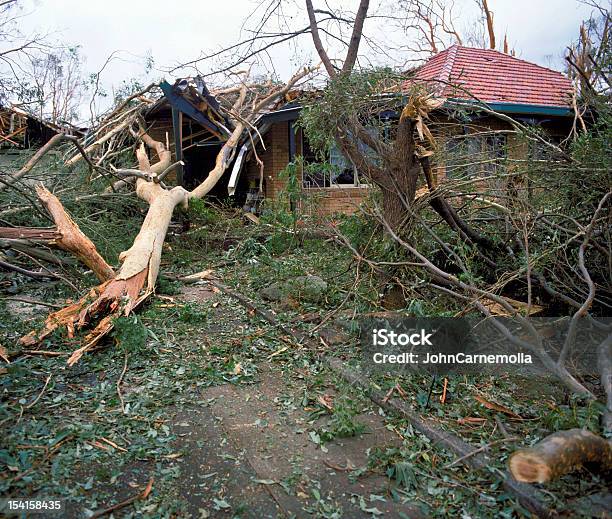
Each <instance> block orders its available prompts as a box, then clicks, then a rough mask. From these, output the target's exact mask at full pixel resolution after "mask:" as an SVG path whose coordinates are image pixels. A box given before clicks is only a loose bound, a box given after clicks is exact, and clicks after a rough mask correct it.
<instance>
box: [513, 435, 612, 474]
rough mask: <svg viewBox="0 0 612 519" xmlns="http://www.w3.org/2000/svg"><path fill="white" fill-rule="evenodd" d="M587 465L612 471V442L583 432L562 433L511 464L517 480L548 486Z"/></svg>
mask: <svg viewBox="0 0 612 519" xmlns="http://www.w3.org/2000/svg"><path fill="white" fill-rule="evenodd" d="M585 464H597V465H599V468H600V469H601V470H603V471H606V470H610V469H612V441H610V440H605V439H604V438H602V437H601V436H597V435H596V434H593V433H592V432H589V431H586V430H583V429H570V430H567V431H558V432H556V433H554V434H551V435H550V436H547V437H546V438H544V439H543V440H542V441H541V442H540V443H538V444H536V445H534V446H533V447H530V448H529V449H521V450H519V451H516V452H515V453H514V454H512V456H510V459H509V461H508V465H509V468H510V472H511V473H512V475H513V476H514V478H515V479H516V480H517V481H522V482H526V483H546V482H548V481H551V480H553V479H556V478H558V477H560V476H563V475H564V474H568V473H570V472H573V471H575V470H578V469H579V468H581V467H582V466H583V465H585Z"/></svg>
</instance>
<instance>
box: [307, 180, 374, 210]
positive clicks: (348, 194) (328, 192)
mask: <svg viewBox="0 0 612 519" xmlns="http://www.w3.org/2000/svg"><path fill="white" fill-rule="evenodd" d="M370 189H371V188H369V187H347V188H341V187H338V188H327V189H325V188H323V189H305V190H304V193H305V194H306V199H305V200H304V201H302V202H301V210H302V211H303V212H304V213H305V214H308V215H310V216H329V215H333V214H338V213H342V214H353V213H354V212H355V211H357V210H358V209H359V205H360V204H361V203H362V202H363V201H364V200H365V199H366V198H367V196H368V194H369V191H370Z"/></svg>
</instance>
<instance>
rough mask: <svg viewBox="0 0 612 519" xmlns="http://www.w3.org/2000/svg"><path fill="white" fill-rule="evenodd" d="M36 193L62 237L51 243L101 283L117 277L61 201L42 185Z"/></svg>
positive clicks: (37, 188) (37, 187)
mask: <svg viewBox="0 0 612 519" xmlns="http://www.w3.org/2000/svg"><path fill="white" fill-rule="evenodd" d="M36 193H37V194H38V198H39V200H40V201H41V202H42V204H43V205H44V206H45V208H46V209H47V211H48V212H49V214H50V215H51V217H52V218H53V221H54V222H55V226H56V230H57V232H58V233H59V235H60V236H59V238H55V239H54V240H52V241H51V245H54V246H56V247H58V248H59V249H62V250H65V251H67V252H70V253H72V254H74V255H75V256H76V257H77V258H78V259H79V260H80V261H81V262H82V263H84V264H85V265H87V266H88V267H89V268H90V269H91V270H92V271H93V272H94V274H95V275H96V276H97V277H98V279H99V280H100V281H106V280H108V279H111V278H112V277H113V276H114V275H115V272H114V271H113V269H112V267H111V266H110V265H109V264H108V263H106V261H105V260H104V258H103V257H102V256H100V254H99V253H98V250H97V249H96V246H95V245H94V244H93V243H92V241H91V240H90V239H89V238H88V237H87V236H85V234H83V232H82V231H81V229H79V226H78V225H77V224H76V223H75V222H74V221H73V220H72V218H70V215H69V214H68V213H67V212H66V210H65V209H64V206H63V205H62V203H61V202H60V201H59V199H58V198H57V197H56V196H55V195H53V194H52V193H51V192H50V191H49V190H48V189H46V188H45V187H44V186H42V185H40V186H36Z"/></svg>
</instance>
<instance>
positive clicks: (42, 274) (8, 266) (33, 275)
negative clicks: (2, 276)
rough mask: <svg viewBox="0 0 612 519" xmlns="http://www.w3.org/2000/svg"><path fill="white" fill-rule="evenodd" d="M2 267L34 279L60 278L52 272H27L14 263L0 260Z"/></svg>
mask: <svg viewBox="0 0 612 519" xmlns="http://www.w3.org/2000/svg"><path fill="white" fill-rule="evenodd" d="M0 267H3V268H5V269H8V270H12V271H14V272H19V274H23V275H24V276H28V277H30V278H34V279H41V278H53V279H58V278H59V276H57V275H55V274H53V273H52V272H35V271H33V270H27V269H24V268H21V267H18V266H17V265H13V264H12V263H7V262H6V261H2V260H0Z"/></svg>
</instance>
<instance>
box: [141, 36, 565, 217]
mask: <svg viewBox="0 0 612 519" xmlns="http://www.w3.org/2000/svg"><path fill="white" fill-rule="evenodd" d="M415 83H416V84H419V85H422V86H423V87H424V88H426V89H427V90H428V91H430V92H433V93H434V94H435V95H436V96H438V97H442V98H444V99H446V103H445V104H444V106H442V108H441V109H439V110H437V111H436V112H434V113H432V114H431V119H432V120H433V121H434V122H438V123H444V122H448V121H450V120H451V119H452V118H453V117H454V116H453V115H452V114H453V112H454V111H455V110H456V105H461V108H462V110H464V112H466V113H467V114H468V115H467V116H466V115H465V113H464V115H463V119H462V121H466V122H465V124H464V123H459V122H458V120H453V124H449V125H448V128H449V130H443V131H442V132H438V133H437V134H436V139H437V141H438V150H437V151H438V152H437V154H436V155H437V164H436V168H435V173H436V176H437V181H438V182H440V181H443V179H444V178H447V177H448V178H453V177H456V176H459V175H461V174H463V173H464V170H463V168H464V166H462V165H461V164H459V163H457V162H456V161H455V159H454V157H455V156H456V155H458V154H462V155H469V156H471V157H473V158H478V159H479V160H478V161H477V162H479V163H480V164H481V165H480V166H479V167H480V168H481V169H483V171H482V173H483V174H487V173H491V172H494V170H495V168H498V167H500V164H501V163H503V162H504V160H506V159H519V160H520V159H524V158H526V157H527V156H528V155H530V154H532V155H533V154H534V153H535V154H537V153H538V150H532V149H527V148H526V146H525V143H524V142H523V141H521V140H520V138H519V137H518V136H517V135H516V134H515V132H513V131H512V130H513V128H512V125H511V123H510V122H509V121H508V120H507V119H506V118H500V117H499V116H496V115H494V114H490V113H488V112H489V111H494V112H496V113H498V114H502V115H503V116H508V117H510V118H512V119H513V120H515V121H518V122H520V123H522V124H523V125H528V126H536V127H538V128H540V129H541V131H542V132H544V133H545V134H546V135H547V136H548V137H549V138H550V139H551V140H552V141H553V142H555V141H556V142H560V141H561V140H562V139H563V138H565V137H567V135H568V133H569V132H570V131H571V127H572V122H573V112H572V110H571V94H572V85H571V82H570V81H569V79H567V78H566V77H565V76H564V75H563V74H561V73H560V72H556V71H553V70H550V69H547V68H545V67H542V66H539V65H536V64H534V63H530V62H527V61H524V60H521V59H518V58H516V57H513V56H510V55H508V54H504V53H502V52H499V51H495V50H489V49H476V48H469V47H463V46H459V45H454V46H452V47H450V48H448V49H446V50H444V51H442V52H440V53H438V54H436V55H435V56H434V57H432V58H431V59H430V60H429V61H427V62H426V63H425V64H424V65H423V66H421V67H420V68H419V69H417V70H416V71H415V72H414V73H413V74H412V75H411V76H410V77H409V78H408V79H406V81H405V83H404V85H403V90H404V91H408V89H409V88H412V87H413V85H414V84H415ZM161 88H162V90H163V92H164V97H162V98H161V99H160V100H158V101H157V102H156V103H154V104H153V105H152V106H151V107H150V108H149V110H148V111H147V113H146V116H145V119H146V121H147V125H148V127H149V131H150V133H151V135H152V136H153V137H154V138H156V139H160V140H163V141H165V140H166V139H167V138H168V140H169V144H170V148H171V151H172V153H173V157H175V158H176V160H182V161H183V162H184V166H183V167H182V168H178V169H177V171H176V182H177V183H178V184H182V185H184V186H185V187H187V188H189V187H192V186H194V185H196V184H198V183H199V182H201V181H202V180H203V178H205V177H206V175H207V174H208V172H209V171H210V170H211V169H212V166H213V164H214V160H215V158H216V156H217V153H218V151H219V149H220V147H221V146H222V144H223V142H225V141H226V140H227V138H228V137H229V135H230V133H231V131H232V127H231V126H230V123H229V122H228V121H227V120H225V119H224V117H223V116H222V115H221V113H220V110H219V105H218V102H217V100H216V99H215V97H214V96H213V95H211V93H210V92H209V91H208V89H207V87H206V85H205V84H204V82H203V81H202V80H201V79H199V78H195V79H182V80H178V81H177V82H176V83H175V84H174V85H170V84H168V83H165V82H163V83H162V84H161ZM288 97H289V96H288ZM290 97H291V98H286V99H285V100H284V101H283V102H281V103H279V105H278V106H276V107H274V108H273V109H272V110H270V111H268V112H266V113H263V114H261V115H260V116H259V118H258V120H257V122H256V125H255V126H256V129H253V131H252V132H250V133H251V134H250V136H249V135H245V136H243V142H242V144H241V146H240V147H239V150H238V152H237V155H236V159H235V160H234V162H233V164H232V167H230V170H229V171H228V172H227V173H226V174H225V175H224V177H223V179H222V180H221V182H219V183H218V184H217V185H216V186H215V189H214V191H213V193H212V194H213V195H216V196H218V197H221V198H224V197H226V196H227V195H228V194H229V195H231V196H233V197H234V200H235V203H236V204H237V205H240V206H243V207H244V208H245V210H247V211H251V212H258V211H259V209H260V205H261V202H262V201H263V200H265V199H269V200H270V199H272V200H273V199H275V198H277V197H278V195H279V193H280V192H281V191H282V190H283V188H284V187H285V183H286V180H285V179H284V177H283V175H282V172H283V170H285V168H286V167H287V165H288V164H290V163H292V162H293V161H294V160H295V159H296V158H297V157H302V158H303V163H304V164H309V163H312V164H314V163H317V162H319V161H320V159H318V158H317V157H316V156H315V153H314V152H313V151H312V150H311V148H310V145H309V143H308V139H307V137H306V135H305V134H304V132H303V131H302V129H301V128H300V127H299V126H298V125H297V124H296V122H297V119H298V117H299V115H300V111H301V105H300V103H299V94H297V95H292V96H290ZM484 108H486V110H485V109H484ZM386 116H387V117H388V118H389V119H390V120H391V121H393V120H394V119H397V118H398V116H399V114H397V113H391V114H386ZM466 117H467V118H466ZM439 126H440V127H441V128H444V127H445V125H444V124H440V125H439ZM451 128H452V129H451ZM262 141H263V143H262ZM177 142H180V143H181V145H180V146H178V147H177V146H176V145H175V143H177ZM254 145H255V147H256V148H255V151H256V153H254V152H253V146H254ZM327 160H328V162H329V164H330V165H331V166H333V167H331V168H330V167H325V168H321V171H314V172H313V171H312V170H311V169H309V171H308V172H305V171H300V175H301V179H300V180H301V189H302V190H303V195H304V197H303V198H305V199H306V200H309V201H310V202H309V203H307V204H304V209H305V210H306V211H307V212H310V213H311V214H312V215H313V216H325V215H331V214H334V213H347V214H348V213H352V212H354V211H355V210H356V209H357V208H358V206H359V204H360V203H361V202H362V201H363V200H364V199H365V198H366V197H367V196H368V194H369V192H370V189H371V186H369V185H368V183H367V180H366V179H363V178H361V177H360V175H359V172H358V171H357V168H355V167H354V165H352V164H351V163H350V162H349V161H348V160H347V159H346V158H345V157H344V156H343V155H342V154H341V153H340V151H339V150H338V149H335V148H334V147H332V149H331V150H330V152H329V154H328V156H327ZM475 162H476V161H475Z"/></svg>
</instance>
